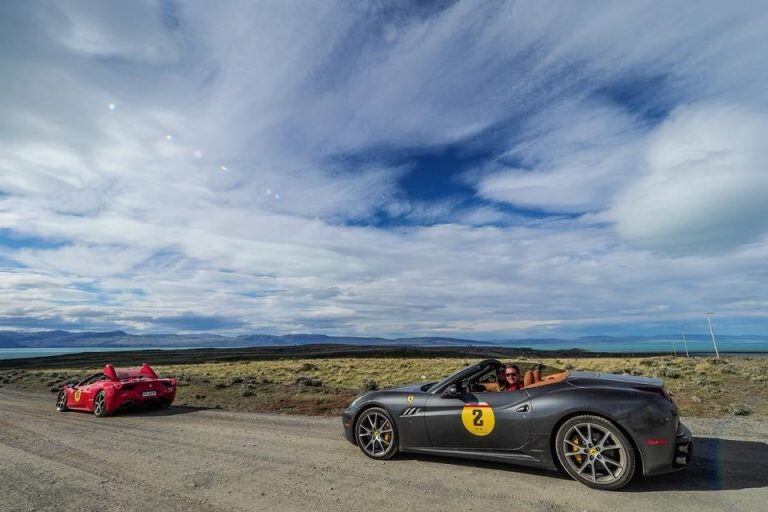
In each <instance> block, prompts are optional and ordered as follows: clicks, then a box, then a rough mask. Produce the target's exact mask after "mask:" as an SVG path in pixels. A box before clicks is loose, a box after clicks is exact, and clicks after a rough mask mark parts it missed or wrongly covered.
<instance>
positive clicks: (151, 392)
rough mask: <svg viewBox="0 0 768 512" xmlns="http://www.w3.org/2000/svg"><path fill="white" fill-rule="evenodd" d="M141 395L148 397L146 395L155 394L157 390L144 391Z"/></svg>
mask: <svg viewBox="0 0 768 512" xmlns="http://www.w3.org/2000/svg"><path fill="white" fill-rule="evenodd" d="M141 396H143V397H148V396H157V391H144V392H143V393H142V394H141Z"/></svg>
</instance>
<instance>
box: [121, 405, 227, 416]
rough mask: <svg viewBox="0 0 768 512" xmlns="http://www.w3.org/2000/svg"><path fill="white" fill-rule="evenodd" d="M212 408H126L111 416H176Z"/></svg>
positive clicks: (186, 406) (172, 406)
mask: <svg viewBox="0 0 768 512" xmlns="http://www.w3.org/2000/svg"><path fill="white" fill-rule="evenodd" d="M210 409H212V407H194V406H190V405H171V406H170V407H168V408H167V409H151V408H127V409H121V410H119V411H115V412H114V413H112V415H113V416H178V415H180V414H190V413H194V412H201V411H207V410H210Z"/></svg>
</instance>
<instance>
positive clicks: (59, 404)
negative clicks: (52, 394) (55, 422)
mask: <svg viewBox="0 0 768 512" xmlns="http://www.w3.org/2000/svg"><path fill="white" fill-rule="evenodd" d="M56 410H57V411H59V412H66V411H67V392H66V391H64V390H63V389H62V390H61V391H59V396H58V397H57V398H56Z"/></svg>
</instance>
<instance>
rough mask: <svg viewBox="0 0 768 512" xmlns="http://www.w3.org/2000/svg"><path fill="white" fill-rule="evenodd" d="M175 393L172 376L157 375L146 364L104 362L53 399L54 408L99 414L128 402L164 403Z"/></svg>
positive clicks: (104, 414) (143, 404)
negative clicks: (124, 365) (123, 365)
mask: <svg viewBox="0 0 768 512" xmlns="http://www.w3.org/2000/svg"><path fill="white" fill-rule="evenodd" d="M175 397H176V379H161V378H159V377H158V376H157V374H156V373H155V371H154V370H153V369H152V368H150V366H149V365H148V364H146V363H145V364H143V365H141V367H140V368H126V369H115V367H114V366H112V365H111V364H108V365H106V366H105V367H104V369H103V370H102V371H101V373H97V374H96V375H91V376H90V377H88V378H87V379H85V380H83V381H82V382H80V383H79V384H67V385H66V386H64V387H63V388H62V389H61V391H60V392H59V396H58V398H57V399H56V410H57V411H59V412H64V411H68V410H70V409H73V410H78V411H89V412H90V411H93V414H95V415H96V416H99V417H103V416H106V415H108V414H111V413H113V412H115V411H116V410H118V409H121V408H124V407H129V406H152V405H154V406H157V407H163V408H165V407H168V406H169V405H171V402H173V399H174V398H175Z"/></svg>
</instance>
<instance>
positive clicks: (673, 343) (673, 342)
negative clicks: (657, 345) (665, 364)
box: [672, 338, 677, 357]
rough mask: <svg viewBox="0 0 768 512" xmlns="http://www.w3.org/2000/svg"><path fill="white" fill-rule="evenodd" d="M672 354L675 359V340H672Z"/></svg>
mask: <svg viewBox="0 0 768 512" xmlns="http://www.w3.org/2000/svg"><path fill="white" fill-rule="evenodd" d="M672 353H673V354H674V355H675V357H677V348H675V338H672Z"/></svg>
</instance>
